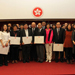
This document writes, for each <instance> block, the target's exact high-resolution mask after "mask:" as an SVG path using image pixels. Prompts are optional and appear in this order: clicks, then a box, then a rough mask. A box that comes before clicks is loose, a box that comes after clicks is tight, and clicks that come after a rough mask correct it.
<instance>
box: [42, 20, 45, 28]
mask: <svg viewBox="0 0 75 75" xmlns="http://www.w3.org/2000/svg"><path fill="white" fill-rule="evenodd" d="M42 29H46V22H45V21H42Z"/></svg>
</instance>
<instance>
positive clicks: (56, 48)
mask: <svg viewBox="0 0 75 75" xmlns="http://www.w3.org/2000/svg"><path fill="white" fill-rule="evenodd" d="M53 51H60V52H63V44H54V45H53Z"/></svg>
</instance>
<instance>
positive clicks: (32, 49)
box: [30, 44, 37, 61]
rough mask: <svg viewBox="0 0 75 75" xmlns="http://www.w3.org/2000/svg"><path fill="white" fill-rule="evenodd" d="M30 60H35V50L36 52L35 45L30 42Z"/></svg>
mask: <svg viewBox="0 0 75 75" xmlns="http://www.w3.org/2000/svg"><path fill="white" fill-rule="evenodd" d="M30 60H35V61H36V60H37V52H36V45H35V44H32V45H31V50H30Z"/></svg>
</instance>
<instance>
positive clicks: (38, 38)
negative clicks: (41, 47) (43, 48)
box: [34, 36, 44, 44]
mask: <svg viewBox="0 0 75 75" xmlns="http://www.w3.org/2000/svg"><path fill="white" fill-rule="evenodd" d="M34 43H35V44H43V43H44V36H35V37H34Z"/></svg>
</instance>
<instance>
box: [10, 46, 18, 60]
mask: <svg viewBox="0 0 75 75" xmlns="http://www.w3.org/2000/svg"><path fill="white" fill-rule="evenodd" d="M18 48H19V47H18V46H12V47H11V60H12V61H13V60H18V57H19V49H18Z"/></svg>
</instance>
